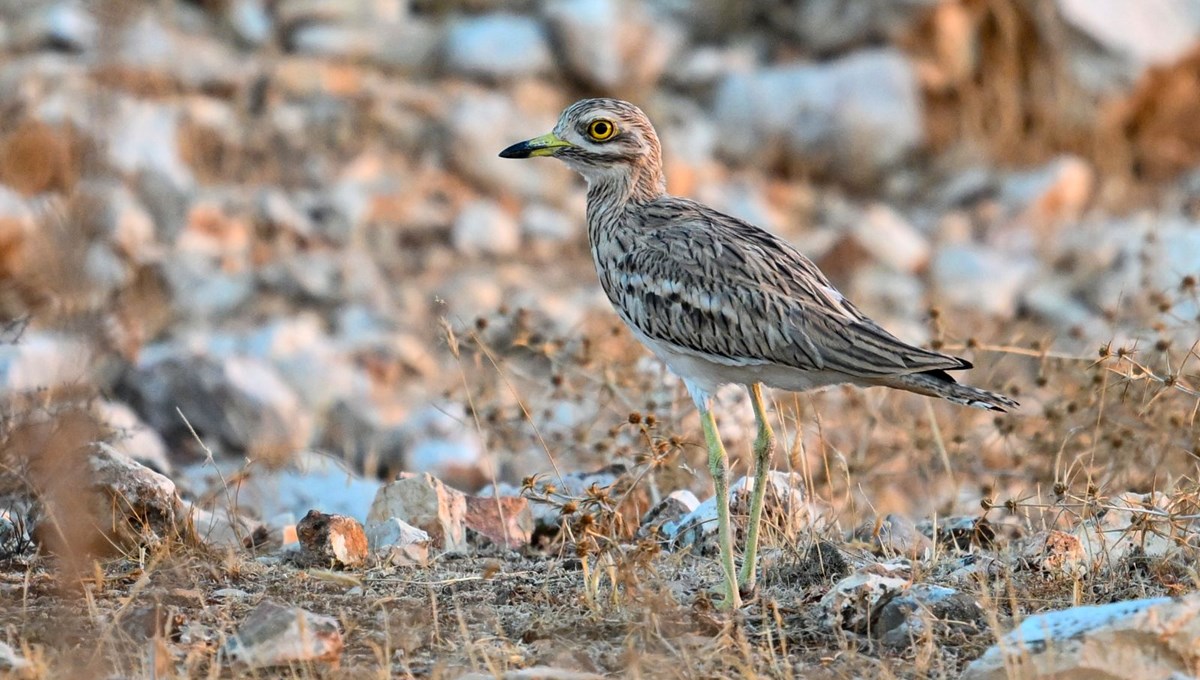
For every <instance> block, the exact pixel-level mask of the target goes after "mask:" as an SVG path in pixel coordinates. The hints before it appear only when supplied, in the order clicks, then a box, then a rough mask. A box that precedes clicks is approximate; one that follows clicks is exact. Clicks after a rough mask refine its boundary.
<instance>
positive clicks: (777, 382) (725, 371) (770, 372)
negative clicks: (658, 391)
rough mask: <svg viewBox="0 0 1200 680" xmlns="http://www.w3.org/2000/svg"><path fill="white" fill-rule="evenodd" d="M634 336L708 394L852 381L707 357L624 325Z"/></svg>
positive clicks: (829, 374) (809, 387)
mask: <svg viewBox="0 0 1200 680" xmlns="http://www.w3.org/2000/svg"><path fill="white" fill-rule="evenodd" d="M626 325H628V326H629V330H630V331H631V332H632V333H633V335H634V337H636V338H637V339H638V341H639V342H641V343H642V344H643V345H645V346H646V347H647V348H648V349H649V350H650V351H651V352H653V353H654V355H655V356H656V357H658V358H659V360H660V361H662V362H663V363H664V364H666V365H667V368H669V369H671V372H672V373H674V374H675V375H677V376H679V377H680V378H683V379H684V380H688V381H691V382H692V383H695V384H696V385H697V386H698V387H700V388H702V389H703V390H704V391H705V392H708V393H709V394H712V393H715V392H716V391H717V389H718V388H720V387H721V385H728V384H738V385H750V384H753V383H762V384H764V385H766V386H767V387H773V388H776V389H781V390H788V391H791V392H805V391H808V390H814V389H820V388H822V387H829V386H830V385H838V384H842V383H846V382H851V379H850V377H849V376H846V375H845V374H842V373H834V372H830V371H805V370H800V369H797V368H792V367H791V366H782V365H779V364H774V363H768V362H760V361H749V360H740V359H730V358H726V357H716V356H708V355H704V354H701V353H699V352H696V351H694V350H689V349H686V348H683V347H678V346H676V345H673V344H671V343H666V342H663V341H661V340H656V339H654V338H651V337H649V336H647V335H646V334H645V333H643V332H642V331H641V330H640V329H638V328H637V327H636V326H634V325H633V324H629V323H628V322H626Z"/></svg>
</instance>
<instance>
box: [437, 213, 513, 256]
mask: <svg viewBox="0 0 1200 680" xmlns="http://www.w3.org/2000/svg"><path fill="white" fill-rule="evenodd" d="M450 238H451V241H452V242H453V243H454V247H455V249H457V250H458V252H460V253H462V254H464V255H471V256H479V255H492V256H500V257H503V256H507V255H513V254H514V253H516V252H517V250H518V249H520V247H521V229H520V227H519V226H518V224H517V221H516V220H515V219H513V217H512V216H511V215H509V214H508V212H507V211H506V210H504V209H503V208H501V207H500V205H499V204H498V203H496V202H494V201H490V200H486V199H480V200H476V201H472V202H470V203H468V204H467V205H465V206H463V209H462V210H461V211H460V212H459V213H458V217H456V218H455V219H454V227H453V229H452V230H451V236H450Z"/></svg>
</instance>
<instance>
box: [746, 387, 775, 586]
mask: <svg viewBox="0 0 1200 680" xmlns="http://www.w3.org/2000/svg"><path fill="white" fill-rule="evenodd" d="M749 390H750V401H751V402H752V403H753V404H754V419H755V420H756V421H758V436H757V437H755V439H754V496H753V497H752V498H751V500H750V524H749V528H748V529H747V531H746V554H745V557H744V558H743V562H742V570H741V572H739V573H738V585H739V586H741V587H742V588H743V589H746V590H750V589H752V588H754V583H755V578H756V573H757V572H756V569H755V562H756V561H757V559H758V526H759V524H760V523H761V521H762V509H763V496H764V495H765V494H766V490H767V472H768V471H769V470H770V469H771V454H772V453H773V452H774V451H775V433H774V432H772V431H771V424H770V423H769V422H768V421H767V409H766V406H764V405H763V396H762V385H760V384H758V383H755V384H753V385H750V386H749Z"/></svg>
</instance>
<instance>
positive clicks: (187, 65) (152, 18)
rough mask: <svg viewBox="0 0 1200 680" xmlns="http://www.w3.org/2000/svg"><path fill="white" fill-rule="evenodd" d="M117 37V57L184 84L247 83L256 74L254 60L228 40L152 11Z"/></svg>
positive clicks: (207, 86)
mask: <svg viewBox="0 0 1200 680" xmlns="http://www.w3.org/2000/svg"><path fill="white" fill-rule="evenodd" d="M121 28H122V29H123V30H122V31H121V33H120V35H119V36H118V39H117V40H115V41H114V43H113V44H114V45H116V46H117V50H116V61H118V62H119V63H122V64H123V65H125V66H128V67H130V68H133V69H139V70H140V69H153V72H154V73H155V74H157V75H167V76H170V77H171V78H172V79H173V80H174V81H175V82H176V83H178V84H179V85H180V86H182V87H183V88H185V89H187V90H189V91H194V90H204V89H219V88H230V89H240V88H241V87H244V86H245V85H246V84H247V83H248V82H249V80H250V78H251V77H253V75H254V68H253V65H254V62H253V61H252V60H248V59H243V58H240V57H239V56H238V54H237V53H236V52H235V51H234V49H233V48H232V47H231V46H229V45H228V44H227V43H225V42H223V41H219V40H214V39H212V38H209V37H207V36H204V35H197V34H191V33H187V32H184V31H181V30H179V29H177V28H176V27H174V26H171V25H168V24H167V23H166V22H164V21H162V20H161V19H160V18H159V16H158V14H157V13H155V12H152V11H144V12H141V14H140V15H137V16H135V17H134V18H132V19H131V20H129V21H128V22H126V23H123V24H121Z"/></svg>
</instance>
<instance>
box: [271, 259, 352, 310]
mask: <svg viewBox="0 0 1200 680" xmlns="http://www.w3.org/2000/svg"><path fill="white" fill-rule="evenodd" d="M257 274H258V281H259V283H260V284H261V285H262V287H264V288H267V289H268V290H275V291H278V292H279V293H280V294H282V295H284V296H286V297H288V298H290V299H296V300H312V301H315V302H318V303H325V304H329V303H334V302H339V301H341V300H342V299H345V297H346V296H345V295H344V294H343V291H342V280H343V263H342V259H341V257H339V254H338V253H335V252H334V251H331V250H319V249H313V250H304V251H300V252H296V253H292V254H289V255H286V256H284V257H282V258H280V259H278V260H276V261H275V262H272V263H270V264H269V265H267V266H264V267H261V268H259V270H258V272H257Z"/></svg>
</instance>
